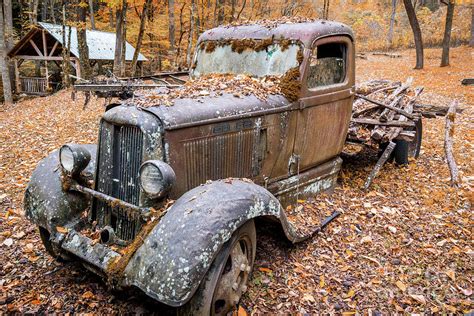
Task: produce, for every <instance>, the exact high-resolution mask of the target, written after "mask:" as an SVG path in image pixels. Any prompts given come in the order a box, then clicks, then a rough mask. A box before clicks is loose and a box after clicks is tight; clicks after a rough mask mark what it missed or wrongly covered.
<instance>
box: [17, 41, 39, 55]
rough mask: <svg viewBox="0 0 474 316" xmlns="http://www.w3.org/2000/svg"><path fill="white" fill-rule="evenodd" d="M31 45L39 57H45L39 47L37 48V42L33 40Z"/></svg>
mask: <svg viewBox="0 0 474 316" xmlns="http://www.w3.org/2000/svg"><path fill="white" fill-rule="evenodd" d="M30 44H31V46H33V48H34V49H35V51H36V53H38V56H43V54H42V53H41V51H40V49H39V48H38V46H36V44H35V42H33V40H30ZM20 58H22V57H20Z"/></svg>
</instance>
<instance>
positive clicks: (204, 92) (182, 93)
mask: <svg viewBox="0 0 474 316" xmlns="http://www.w3.org/2000/svg"><path fill="white" fill-rule="evenodd" d="M224 93H226V94H232V95H233V96H234V97H236V98H241V97H243V96H247V95H252V94H253V95H255V96H256V97H257V98H258V99H260V100H266V99H267V98H268V96H269V95H274V94H281V89H280V80H279V78H278V77H276V76H267V77H263V78H253V77H250V76H246V75H237V76H234V75H219V74H212V75H205V76H202V77H199V78H196V79H190V80H189V81H188V82H186V83H185V84H184V85H183V87H182V88H175V89H167V88H161V89H157V90H151V91H150V90H148V91H142V92H140V93H138V94H137V95H136V97H135V98H134V99H130V100H129V101H128V102H129V103H130V104H134V105H136V106H141V107H151V106H160V105H163V106H172V105H174V101H175V100H176V99H183V98H190V99H199V98H203V97H217V96H219V95H222V94H224Z"/></svg>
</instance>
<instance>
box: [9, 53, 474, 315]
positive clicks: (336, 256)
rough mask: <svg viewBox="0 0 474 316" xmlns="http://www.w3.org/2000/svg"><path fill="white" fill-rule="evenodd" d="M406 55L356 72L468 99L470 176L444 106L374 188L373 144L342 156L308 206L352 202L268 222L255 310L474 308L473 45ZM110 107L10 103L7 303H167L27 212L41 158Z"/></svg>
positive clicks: (444, 100)
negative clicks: (298, 226)
mask: <svg viewBox="0 0 474 316" xmlns="http://www.w3.org/2000/svg"><path fill="white" fill-rule="evenodd" d="M400 53H401V54H402V57H401V58H390V57H386V56H371V55H369V58H368V60H362V59H357V79H358V81H363V80H369V79H380V78H386V79H391V80H405V79H406V78H407V77H408V76H413V77H414V78H415V85H423V86H424V87H425V92H424V93H423V97H422V100H423V102H424V103H426V104H436V105H448V104H449V102H450V101H451V100H453V99H457V100H459V102H460V105H461V106H462V107H463V108H465V110H464V112H463V113H462V114H461V115H458V116H457V118H456V131H455V156H456V159H457V162H458V165H459V168H460V170H461V174H462V177H463V184H462V187H461V188H460V189H458V190H455V189H453V188H452V187H451V186H450V185H449V171H448V168H447V165H446V163H445V160H444V152H443V139H444V118H437V119H431V120H424V126H423V128H424V139H423V147H422V152H421V156H420V158H419V159H418V160H416V161H413V162H412V163H411V164H410V165H409V166H408V167H397V166H394V165H391V164H388V165H386V166H385V167H384V168H383V170H382V172H381V174H380V175H379V176H378V177H377V178H376V179H375V181H374V183H373V185H372V187H371V189H370V191H368V192H364V191H363V190H361V187H362V186H363V183H364V181H365V179H366V177H367V175H368V173H369V172H370V170H371V167H372V166H373V164H374V163H375V160H376V156H375V154H374V153H373V152H370V151H363V152H362V153H361V154H359V155H358V156H357V157H348V158H345V159H344V166H343V171H342V173H341V175H340V177H339V186H338V188H337V189H336V190H335V192H334V193H333V194H332V195H330V196H319V197H318V198H317V200H315V201H313V202H308V206H307V208H306V210H308V211H310V210H311V208H317V209H320V210H333V209H338V210H340V211H341V212H343V214H342V215H341V216H340V217H339V218H338V219H337V220H335V221H334V222H332V223H331V224H330V225H329V226H328V228H327V229H326V230H325V231H324V232H323V233H321V234H319V235H318V236H316V237H314V238H313V239H311V240H309V241H307V242H304V243H302V244H298V245H291V244H289V243H288V242H286V241H284V240H283V239H282V237H281V235H279V234H278V233H276V232H275V231H274V230H272V229H271V228H268V227H267V228H264V229H259V230H258V233H259V238H258V251H257V261H256V265H255V272H254V274H253V277H252V279H251V285H250V287H249V291H248V292H247V294H246V295H245V297H244V298H243V300H242V305H243V307H244V308H245V309H246V310H247V311H248V312H249V313H256V314H268V313H292V314H294V313H302V314H305V313H333V312H335V313H341V314H345V315H352V314H356V313H368V312H372V313H376V312H382V313H383V314H388V313H395V312H408V313H421V312H439V313H461V312H466V311H469V310H472V308H473V301H472V290H473V287H474V282H473V278H474V273H473V267H474V260H473V259H474V246H473V242H472V232H473V224H474V221H473V215H472V200H473V196H472V190H473V185H474V175H473V174H472V170H473V167H474V164H473V161H472V158H471V157H472V156H473V155H474V142H473V140H474V132H473V130H474V128H473V127H474V126H473V125H474V119H473V108H472V106H473V104H474V88H473V87H466V86H461V85H460V80H461V79H463V78H467V77H471V78H472V77H473V76H474V70H473V69H472V63H473V50H472V49H469V48H467V47H460V48H455V49H453V50H452V55H451V63H452V66H450V67H448V68H439V67H438V65H439V60H440V59H439V57H440V55H441V51H440V50H439V49H429V50H427V52H426V61H425V62H426V68H425V69H424V70H412V69H411V67H412V65H413V62H414V52H413V51H412V50H408V51H402V52H400ZM102 112H103V105H102V101H101V100H98V101H95V100H93V102H92V103H91V104H90V105H89V106H88V108H87V110H86V111H82V99H79V100H78V101H77V102H73V101H71V99H70V92H68V91H62V92H60V93H57V94H56V95H54V96H50V97H47V98H36V99H32V100H25V101H22V102H20V103H17V104H16V105H14V106H13V107H11V108H8V109H6V110H5V111H3V112H0V254H1V255H0V313H2V312H15V311H16V312H22V313H25V312H93V313H103V314H109V313H126V312H131V311H133V312H139V313H140V312H142V313H146V312H151V311H158V310H159V308H160V307H159V306H157V305H153V304H148V303H146V304H144V303H143V298H141V297H137V296H135V295H119V296H117V293H113V292H110V291H108V290H107V288H106V287H105V285H104V284H103V283H102V282H101V280H100V279H99V278H98V277H95V276H94V275H92V274H91V273H89V272H87V271H86V270H85V269H84V268H82V267H81V266H80V265H79V264H75V263H68V264H62V263H56V262H55V261H53V260H52V259H51V258H50V257H49V256H47V254H46V253H45V250H44V248H43V247H42V245H41V243H40V240H39V236H38V234H37V231H36V228H35V227H34V226H33V225H31V224H30V223H29V222H28V221H27V220H25V219H24V218H23V216H22V213H23V210H22V196H23V192H24V189H25V187H26V184H27V182H28V179H29V177H30V175H31V172H32V170H33V168H34V167H35V166H36V164H37V162H38V161H39V160H40V159H41V158H43V157H45V156H46V155H47V154H48V153H49V152H50V151H52V150H54V149H56V148H58V147H59V146H60V145H62V144H64V143H67V142H84V143H93V142H96V138H97V127H98V120H99V118H100V115H101V113H102Z"/></svg>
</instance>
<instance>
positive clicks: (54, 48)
mask: <svg viewBox="0 0 474 316" xmlns="http://www.w3.org/2000/svg"><path fill="white" fill-rule="evenodd" d="M58 44H59V42H58V41H56V43H54V45H53V48H51V51H50V52H49V56H53V54H54V52H55V51H56V47H58Z"/></svg>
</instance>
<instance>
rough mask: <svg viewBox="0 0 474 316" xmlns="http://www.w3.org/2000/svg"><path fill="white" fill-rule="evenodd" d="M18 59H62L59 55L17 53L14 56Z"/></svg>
mask: <svg viewBox="0 0 474 316" xmlns="http://www.w3.org/2000/svg"><path fill="white" fill-rule="evenodd" d="M16 57H17V58H19V59H26V60H50V61H53V60H59V61H61V60H63V58H62V57H60V56H29V55H18V56H16Z"/></svg>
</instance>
